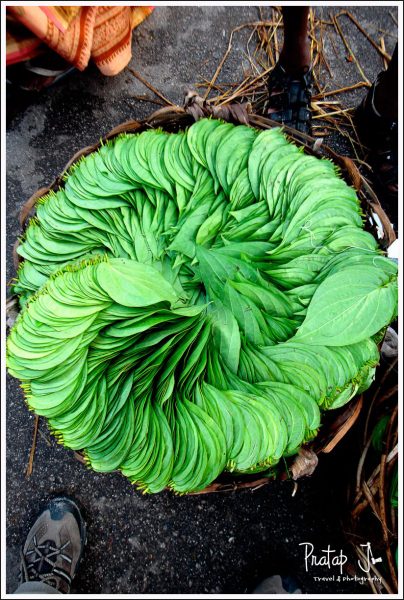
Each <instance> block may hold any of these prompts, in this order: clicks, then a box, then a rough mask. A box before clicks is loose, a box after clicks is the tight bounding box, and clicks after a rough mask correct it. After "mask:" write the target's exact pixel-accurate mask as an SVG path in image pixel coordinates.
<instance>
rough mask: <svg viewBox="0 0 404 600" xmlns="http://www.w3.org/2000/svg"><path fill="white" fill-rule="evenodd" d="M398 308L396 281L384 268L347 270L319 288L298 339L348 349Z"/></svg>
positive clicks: (328, 279) (386, 319) (392, 314)
mask: <svg viewBox="0 0 404 600" xmlns="http://www.w3.org/2000/svg"><path fill="white" fill-rule="evenodd" d="M396 306H397V280H396V278H395V277H392V276H391V275H390V274H389V273H387V274H386V272H385V271H383V270H382V269H379V268H376V267H372V266H369V265H368V266H367V268H366V269H361V268H360V266H359V268H354V267H351V268H348V269H345V270H343V271H340V272H337V273H335V274H334V275H331V276H330V277H328V278H327V279H326V280H325V281H323V283H321V284H320V285H319V287H318V288H317V290H316V292H315V293H314V296H313V298H312V301H311V303H310V305H309V308H308V310H307V315H306V318H305V320H304V321H303V323H302V325H301V327H300V328H299V330H298V332H297V334H296V336H295V339H296V341H299V342H304V343H307V344H313V345H324V346H347V345H349V344H355V343H356V342H360V341H361V340H364V339H366V338H368V337H370V336H372V335H374V334H375V333H377V332H378V331H379V330H380V329H382V327H384V326H385V325H387V324H388V323H389V322H390V321H391V319H392V318H393V317H394V314H395V311H396Z"/></svg>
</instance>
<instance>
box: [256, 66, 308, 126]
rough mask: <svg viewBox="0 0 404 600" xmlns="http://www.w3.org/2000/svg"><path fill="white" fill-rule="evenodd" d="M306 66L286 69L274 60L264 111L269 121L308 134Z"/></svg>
mask: <svg viewBox="0 0 404 600" xmlns="http://www.w3.org/2000/svg"><path fill="white" fill-rule="evenodd" d="M311 84H312V76H311V70H310V67H308V66H306V67H302V68H301V69H293V71H292V70H286V69H285V68H284V67H283V66H282V65H281V63H280V62H279V63H277V64H276V65H275V67H274V69H273V70H272V71H271V73H270V75H269V79H268V101H267V104H266V106H265V108H264V114H265V115H266V116H267V117H268V118H269V119H272V120H273V121H277V122H278V123H280V124H282V125H287V126H289V127H293V128H294V129H296V130H297V131H301V132H303V133H306V134H308V135H310V134H311V111H310V102H311Z"/></svg>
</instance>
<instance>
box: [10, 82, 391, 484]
mask: <svg viewBox="0 0 404 600" xmlns="http://www.w3.org/2000/svg"><path fill="white" fill-rule="evenodd" d="M207 116H212V117H215V118H220V119H223V120H225V121H229V122H232V123H234V124H244V125H249V126H251V127H254V128H256V129H271V128H273V127H279V123H276V122H275V121H272V120H271V119H268V118H265V117H263V116H261V115H258V114H255V113H253V112H251V106H250V105H248V104H246V105H241V104H233V105H231V104H228V105H225V106H211V105H209V104H207V103H206V102H204V101H203V100H202V98H200V97H199V96H198V95H197V94H196V93H194V92H189V93H188V94H187V96H186V99H185V105H184V107H180V106H169V107H164V108H161V109H159V110H157V111H155V112H153V113H152V114H151V115H150V116H149V117H147V118H146V119H143V120H141V121H135V120H131V121H126V122H124V123H121V124H120V125H118V126H117V127H115V128H114V129H112V130H111V131H110V132H109V133H107V134H106V135H105V136H104V137H103V138H102V139H101V140H100V141H99V142H98V143H97V144H94V145H92V146H87V147H85V148H82V149H81V150H79V151H78V152H76V154H75V155H74V156H73V157H72V158H71V159H70V160H69V162H68V163H67V164H66V166H65V168H64V170H63V172H62V173H61V174H60V175H59V176H58V177H56V179H55V180H54V181H53V182H52V183H51V184H50V185H49V186H48V187H43V188H40V189H39V190H37V191H36V192H35V193H34V194H33V195H32V196H31V197H30V198H29V199H28V200H27V202H26V203H25V204H24V205H23V207H22V209H21V212H20V225H21V227H22V229H23V230H24V229H25V228H26V227H27V223H28V221H29V218H30V217H31V216H34V214H35V204H36V200H37V199H38V198H40V197H41V196H43V195H44V194H46V193H47V192H49V191H50V190H56V189H58V188H59V187H62V186H63V175H64V174H65V173H66V171H67V170H68V169H69V167H70V166H71V165H72V164H74V163H75V162H76V161H78V160H79V159H80V158H81V157H83V156H87V155H88V154H91V153H92V152H94V151H96V150H97V149H98V148H99V147H100V146H101V144H102V143H104V142H105V141H106V140H110V139H113V138H114V137H116V136H117V135H119V134H121V133H140V132H142V131H145V130H147V129H150V128H154V129H157V128H161V129H163V130H164V131H167V132H177V131H180V130H183V129H185V128H186V127H189V126H190V125H192V124H193V123H194V122H195V121H196V120H198V119H199V118H202V117H207ZM283 129H284V132H285V133H286V135H287V136H288V137H289V138H290V139H291V140H292V141H293V142H294V143H295V144H297V145H298V146H301V147H303V149H304V151H305V152H306V153H308V154H312V155H315V156H318V157H322V158H328V159H330V160H332V161H333V162H334V163H335V164H336V165H337V166H338V167H339V168H340V170H341V174H342V176H343V178H344V179H345V181H346V182H347V183H348V184H349V185H351V186H352V187H353V188H354V189H355V190H356V192H357V195H358V197H359V199H360V202H361V206H362V210H363V212H364V213H365V215H366V224H365V228H366V229H367V230H368V231H370V232H371V233H372V234H373V235H374V236H375V238H376V239H377V240H378V243H379V245H380V246H381V247H382V248H383V249H384V250H386V249H387V248H388V247H389V246H390V245H391V244H392V243H393V241H394V240H395V239H396V236H395V233H394V230H393V227H392V225H391V223H390V221H389V219H388V217H387V215H386V213H385V212H384V211H383V209H382V207H381V205H380V202H379V200H378V199H377V197H376V195H375V193H374V192H373V190H372V189H371V187H370V185H369V183H368V182H367V180H366V178H365V177H364V176H363V175H362V174H361V173H360V171H359V170H358V168H357V167H356V165H355V163H354V162H353V161H352V160H351V159H350V158H348V157H346V156H340V155H339V154H337V153H336V152H334V151H333V150H332V149H331V148H329V147H328V146H326V145H324V144H323V143H322V140H321V139H314V138H312V137H310V136H308V135H306V134H304V133H301V132H298V131H296V130H295V129H292V128H290V127H287V126H284V127H283ZM17 245H18V242H16V244H15V246H14V262H15V266H16V267H17V266H18V264H19V262H21V261H22V260H23V259H22V258H21V257H20V256H18V254H17V253H16V249H17ZM7 305H8V309H9V310H10V311H11V310H14V311H15V310H16V307H17V306H18V302H17V298H15V297H13V298H10V299H9V301H8V303H7ZM362 405H363V397H362V395H360V396H357V397H355V398H353V399H352V400H351V401H350V402H349V404H347V405H346V406H344V407H342V408H341V409H337V410H333V411H329V412H328V413H325V414H324V415H323V424H322V427H321V429H320V432H319V434H318V436H317V437H316V438H315V440H313V441H312V442H310V443H309V444H306V445H305V446H304V447H302V448H301V450H300V452H299V454H298V455H297V456H296V457H294V458H293V459H292V462H291V463H290V464H289V465H288V467H286V466H285V471H284V472H282V473H281V474H280V475H278V477H279V478H280V479H286V478H290V477H291V478H293V479H294V480H296V479H298V478H299V477H302V476H305V475H311V474H312V473H313V471H314V469H315V468H316V466H317V463H318V455H319V454H320V453H328V452H331V451H332V450H333V449H334V448H335V446H336V445H337V444H338V443H339V441H340V440H341V439H342V438H343V437H344V435H345V434H346V433H347V432H348V431H349V429H350V428H351V427H352V425H353V424H354V423H355V421H356V419H357V418H358V416H359V414H360V412H361V409H362ZM74 454H75V456H76V458H77V459H78V460H79V461H81V462H84V459H83V455H82V454H81V453H80V452H75V453H74ZM271 480H272V478H271V477H262V475H261V477H260V478H258V479H257V475H250V476H246V475H244V476H241V475H239V476H237V475H233V474H229V473H223V474H222V475H221V476H220V477H219V478H218V479H217V480H216V481H215V482H214V483H212V484H211V485H209V486H208V487H207V488H205V489H204V490H202V491H201V492H196V493H197V494H205V493H210V492H219V491H232V490H238V489H245V488H257V487H261V486H262V485H265V484H267V483H269V482H270V481H271Z"/></svg>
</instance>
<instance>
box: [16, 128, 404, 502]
mask: <svg viewBox="0 0 404 600" xmlns="http://www.w3.org/2000/svg"><path fill="white" fill-rule="evenodd" d="M18 253H19V254H20V256H21V257H23V259H24V260H23V262H22V264H21V267H20V269H19V271H18V276H17V279H16V281H15V283H14V286H13V289H14V292H15V293H17V294H19V296H20V303H21V305H22V310H21V313H20V315H19V317H18V319H17V321H16V323H15V325H14V327H13V329H12V331H11V333H10V336H9V338H8V344H7V364H8V368H9V371H10V373H12V375H14V376H15V377H18V378H19V379H20V380H21V381H22V387H23V389H24V391H25V394H26V399H27V403H28V406H29V407H30V408H31V409H32V410H33V411H35V413H37V414H38V415H44V416H45V417H46V418H47V419H48V423H49V426H50V428H51V430H52V431H53V433H54V434H55V435H56V436H57V438H58V439H59V440H60V441H61V443H63V444H64V445H66V446H67V447H69V448H73V449H80V450H83V451H84V454H85V457H86V461H87V462H88V464H89V465H91V467H92V468H93V469H95V470H97V471H111V470H114V469H120V470H121V471H122V473H123V474H124V475H126V476H127V477H128V478H129V479H130V481H132V482H133V483H135V484H136V485H137V486H138V487H140V488H141V489H143V490H145V491H147V492H158V491H160V490H162V489H164V488H165V487H170V488H172V489H173V490H175V491H177V492H188V491H195V490H201V489H203V488H204V487H205V486H207V485H208V484H210V483H211V482H212V481H213V480H214V479H215V478H216V477H217V476H218V475H219V474H220V473H221V472H222V471H223V470H230V471H236V472H242V473H254V472H258V471H265V470H268V468H270V467H272V466H273V465H275V464H276V463H277V462H278V461H279V460H280V458H281V457H284V456H290V455H293V454H295V453H296V452H297V451H298V450H299V448H300V446H301V445H302V444H303V443H305V442H307V441H308V440H310V439H312V438H313V437H314V436H315V435H316V433H317V430H318V428H319V426H320V419H321V412H322V411H324V410H328V409H332V408H336V407H340V406H342V405H343V404H344V403H346V402H348V400H350V398H352V397H353V396H354V395H355V394H356V393H359V392H360V391H362V390H364V389H366V388H367V387H368V386H369V385H370V383H371V382H372V380H373V378H374V372H375V366H376V364H377V363H378V360H379V352H378V347H377V343H378V342H379V341H380V339H381V337H382V335H383V331H384V329H385V327H386V326H387V325H388V323H389V322H390V321H391V320H392V319H393V318H394V317H395V315H396V312H397V267H396V265H395V264H394V263H393V262H391V261H390V260H389V259H387V258H385V257H384V256H383V253H382V252H381V251H380V250H379V249H378V247H377V243H376V241H375V240H374V238H373V237H372V236H371V235H370V234H369V233H367V232H365V231H364V229H363V215H362V213H361V209H360V205H359V202H358V199H357V197H356V194H355V192H354V190H353V189H351V188H350V187H349V186H348V185H347V184H346V183H345V182H344V181H343V180H342V179H341V178H340V177H339V175H338V173H337V172H336V168H335V166H334V165H333V164H332V163H331V162H330V161H327V160H323V159H318V158H316V157H313V156H308V155H306V154H304V153H303V152H302V151H301V150H300V149H299V148H297V147H296V146H295V145H294V144H293V143H290V142H289V141H288V140H287V139H286V138H285V136H284V135H283V133H282V131H281V130H280V129H272V130H267V131H263V132H260V131H257V130H254V129H252V128H249V127H246V126H241V125H240V126H234V125H231V124H229V123H224V122H222V121H218V120H213V119H203V120H201V121H199V122H197V123H196V124H195V125H193V126H192V127H190V128H189V129H188V130H187V131H185V132H180V133H176V134H168V133H164V132H162V131H157V130H150V131H146V132H143V133H141V134H124V135H121V136H119V137H117V138H116V139H114V140H113V141H110V142H108V143H106V144H105V145H102V146H101V147H100V149H99V151H97V152H94V153H92V154H90V155H89V156H87V157H85V158H83V159H81V160H80V161H79V162H78V163H77V164H75V165H74V166H73V167H72V168H71V169H70V170H69V172H68V173H67V174H66V176H65V181H64V185H63V186H62V187H61V188H60V189H58V190H57V191H56V192H50V193H49V194H47V195H46V196H44V197H43V198H41V199H40V200H39V201H38V204H37V208H36V216H35V217H34V218H33V219H32V220H31V222H30V224H29V227H28V228H27V230H26V232H25V234H24V238H23V240H21V244H20V245H19V247H18Z"/></svg>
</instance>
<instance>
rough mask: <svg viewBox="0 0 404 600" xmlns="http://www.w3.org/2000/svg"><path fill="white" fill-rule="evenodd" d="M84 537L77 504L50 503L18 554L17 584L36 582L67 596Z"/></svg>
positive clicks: (84, 533) (84, 530) (56, 499)
mask: <svg viewBox="0 0 404 600" xmlns="http://www.w3.org/2000/svg"><path fill="white" fill-rule="evenodd" d="M85 538H86V529H85V523H84V520H83V517H82V516H81V514H80V510H79V508H78V507H77V505H76V504H75V503H74V502H73V501H72V500H70V499H69V498H54V499H53V500H51V501H50V502H49V504H48V505H47V507H46V508H45V510H44V511H43V513H42V514H41V515H40V516H39V517H38V519H37V520H36V521H35V523H34V525H33V527H32V528H31V530H30V532H29V534H28V537H27V540H26V542H25V545H24V548H23V550H22V552H21V582H22V583H25V582H28V581H39V582H42V583H46V584H47V585H50V586H52V587H54V588H55V589H56V590H58V591H59V592H62V593H65V594H67V593H69V592H70V586H71V582H72V579H73V577H74V576H75V575H76V572H77V568H78V565H79V562H80V559H81V555H82V552H83V548H84V544H85Z"/></svg>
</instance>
